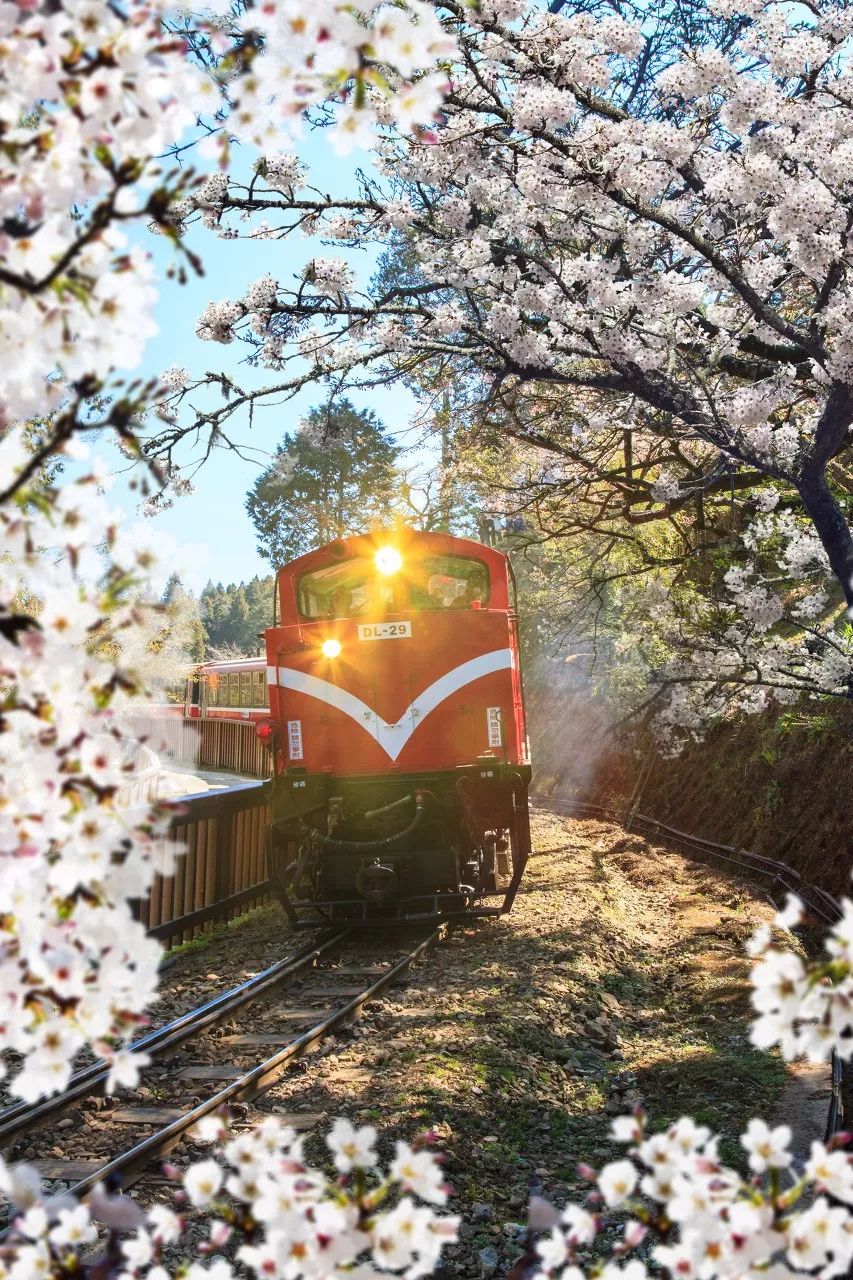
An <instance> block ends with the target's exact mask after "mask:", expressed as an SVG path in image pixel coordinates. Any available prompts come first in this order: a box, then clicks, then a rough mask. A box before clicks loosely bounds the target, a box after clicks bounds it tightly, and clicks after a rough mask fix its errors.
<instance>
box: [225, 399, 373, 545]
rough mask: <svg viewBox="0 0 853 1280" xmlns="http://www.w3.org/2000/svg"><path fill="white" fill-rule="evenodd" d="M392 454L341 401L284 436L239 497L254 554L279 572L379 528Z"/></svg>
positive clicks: (366, 420)
mask: <svg viewBox="0 0 853 1280" xmlns="http://www.w3.org/2000/svg"><path fill="white" fill-rule="evenodd" d="M397 454H398V450H397V447H396V445H395V444H394V443H393V441H392V440H391V439H390V438H389V436H388V434H387V432H386V429H385V427H384V426H383V425H382V423H381V422H380V421H379V419H378V418H377V417H376V415H375V414H373V413H372V412H370V410H358V409H356V408H354V406H353V405H352V404H351V403H350V402H349V400H342V401H340V402H339V404H338V405H337V406H335V407H334V408H331V409H328V410H326V409H312V410H311V412H310V413H309V414H308V416H307V418H306V419H305V421H304V422H303V423H302V424H301V428H300V430H298V431H296V432H288V433H287V434H286V435H285V436H284V439H283V440H282V442H281V444H280V445H279V447H278V449H277V450H276V454H275V458H274V459H273V462H272V463H271V465H270V466H269V467H268V468H267V470H266V471H264V473H263V474H262V475H261V476H260V477H259V478H258V480H257V482H256V483H255V485H254V486H253V488H252V489H251V491H250V492H249V494H248V496H247V498H246V510H247V511H248V513H249V515H250V516H251V519H252V523H253V524H254V526H255V529H256V531H257V535H258V552H259V553H260V555H262V556H263V557H264V559H266V560H269V561H270V563H271V564H273V565H274V566H276V567H278V566H279V565H282V564H285V563H286V562H287V561H288V560H292V559H293V558H294V557H295V556H298V555H302V554H303V553H304V552H306V551H310V550H312V549H313V548H314V547H318V546H322V545H323V543H325V542H331V541H333V540H334V539H335V538H344V537H349V536H351V535H353V534H356V533H363V532H364V531H365V530H366V529H369V528H370V527H371V526H372V525H375V524H379V523H384V522H386V521H387V519H388V515H389V510H390V509H393V505H394V501H395V497H396V491H397V487H398V481H397V476H396V472H395V462H396V459H397Z"/></svg>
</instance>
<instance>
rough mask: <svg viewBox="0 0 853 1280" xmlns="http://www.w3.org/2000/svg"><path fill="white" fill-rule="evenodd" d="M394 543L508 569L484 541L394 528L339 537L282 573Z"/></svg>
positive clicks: (286, 566) (372, 551)
mask: <svg viewBox="0 0 853 1280" xmlns="http://www.w3.org/2000/svg"><path fill="white" fill-rule="evenodd" d="M386 543H391V544H393V545H394V546H395V547H398V548H400V550H402V551H405V550H407V549H410V548H414V547H417V549H418V550H419V551H421V552H429V551H432V552H434V553H436V554H438V555H448V556H471V557H472V558H473V559H475V560H482V561H484V562H485V563H486V564H489V565H491V566H492V567H493V568H495V569H496V568H498V566H500V567H502V568H504V567H505V566H506V564H507V561H508V557H507V556H506V555H505V554H504V552H503V551H498V550H497V549H496V548H495V547H488V546H486V544H485V543H484V542H477V541H475V540H474V539H473V538H457V537H456V535H455V534H452V533H437V532H426V531H423V530H420V529H409V528H390V529H376V530H373V531H372V532H370V533H360V534H356V535H354V536H353V537H351V538H336V539H335V541H334V542H327V543H325V544H324V545H323V546H322V547H315V549H314V550H313V551H306V553H305V555H302V556H297V557H296V559H295V560H288V561H287V563H286V564H283V565H281V567H280V568H279V570H278V572H279V573H283V574H286V575H288V576H289V575H291V574H293V575H298V574H300V573H303V572H304V571H305V570H306V569H308V568H315V567H317V566H320V565H324V564H331V563H334V562H335V561H338V560H344V559H348V558H350V557H356V556H373V555H374V554H375V552H376V549H377V547H380V546H384V545H385V544H386Z"/></svg>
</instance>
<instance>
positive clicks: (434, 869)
mask: <svg viewBox="0 0 853 1280" xmlns="http://www.w3.org/2000/svg"><path fill="white" fill-rule="evenodd" d="M529 785H530V768H529V767H527V766H510V765H506V764H503V763H501V762H498V761H495V760H494V759H492V758H487V759H484V760H483V761H481V762H479V763H477V764H474V765H470V766H466V767H462V768H458V769H456V770H453V771H441V772H435V773H410V774H405V775H400V776H391V777H389V776H388V775H387V774H385V775H382V776H377V777H353V776H349V777H345V778H334V777H330V776H328V775H316V774H315V775H311V774H308V773H306V772H304V771H301V770H293V769H290V770H288V771H287V772H286V773H283V774H280V775H279V776H278V777H277V778H276V779H275V780H274V785H273V798H272V815H271V823H270V827H269V830H268V833H267V842H268V843H267V852H268V865H269V875H270V880H271V882H272V884H273V886H274V888H275V891H276V893H277V894H278V896H279V898H280V900H281V903H282V905H283V907H284V909H285V911H286V912H287V914H288V917H289V918H290V920H291V922H292V923H293V925H294V926H296V927H302V928H307V927H311V926H316V925H318V924H322V923H329V922H336V923H337V922H340V921H344V920H346V921H349V922H351V923H352V924H354V925H355V924H363V925H370V924H388V923H389V922H393V921H401V922H402V921H418V922H421V921H429V920H449V919H459V918H468V917H476V916H490V915H501V914H503V913H505V912H507V911H509V909H510V907H511V906H512V903H513V900H514V898H515V895H516V892H517V890H518V886H519V884H520V882H521V877H522V875H523V873H524V868H525V865H526V863H527V859H528V856H529V853H530V825H529V814H528V805H527V790H528V787H529Z"/></svg>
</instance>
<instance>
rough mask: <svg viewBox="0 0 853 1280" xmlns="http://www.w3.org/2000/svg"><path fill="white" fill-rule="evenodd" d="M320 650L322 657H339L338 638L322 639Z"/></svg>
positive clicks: (339, 646)
mask: <svg viewBox="0 0 853 1280" xmlns="http://www.w3.org/2000/svg"><path fill="white" fill-rule="evenodd" d="M320 652H321V653H322V655H323V657H324V658H337V657H340V652H341V642H340V640H324V641H323V643H322V645H321V646H320Z"/></svg>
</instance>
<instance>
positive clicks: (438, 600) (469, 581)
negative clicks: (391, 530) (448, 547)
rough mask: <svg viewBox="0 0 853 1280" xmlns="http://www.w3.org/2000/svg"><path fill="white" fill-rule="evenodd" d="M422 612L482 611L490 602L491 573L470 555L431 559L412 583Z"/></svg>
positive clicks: (420, 566) (419, 567)
mask: <svg viewBox="0 0 853 1280" xmlns="http://www.w3.org/2000/svg"><path fill="white" fill-rule="evenodd" d="M411 593H412V603H413V605H414V606H415V607H416V608H418V609H481V608H483V606H484V605H486V604H487V603H488V599H489V571H488V569H487V568H486V566H485V565H484V564H483V562H482V560H472V559H471V558H470V557H468V556H427V557H426V558H425V559H424V560H421V561H420V562H419V564H418V565H417V566H416V572H415V575H413V580H412V584H411Z"/></svg>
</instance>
